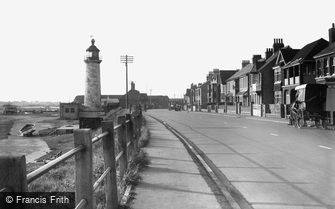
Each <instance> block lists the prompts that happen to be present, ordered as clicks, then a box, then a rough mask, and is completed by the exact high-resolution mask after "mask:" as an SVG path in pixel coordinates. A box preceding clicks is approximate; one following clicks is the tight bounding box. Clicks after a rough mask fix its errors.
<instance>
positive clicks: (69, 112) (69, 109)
mask: <svg viewBox="0 0 335 209" xmlns="http://www.w3.org/2000/svg"><path fill="white" fill-rule="evenodd" d="M80 106H81V104H78V103H60V104H59V116H60V118H61V119H68V120H77V119H79V110H80Z"/></svg>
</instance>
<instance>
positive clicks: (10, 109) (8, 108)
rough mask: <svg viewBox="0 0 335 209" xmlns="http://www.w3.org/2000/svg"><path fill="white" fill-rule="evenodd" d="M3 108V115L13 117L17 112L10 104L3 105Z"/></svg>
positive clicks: (14, 106)
mask: <svg viewBox="0 0 335 209" xmlns="http://www.w3.org/2000/svg"><path fill="white" fill-rule="evenodd" d="M2 107H3V114H4V115H15V114H17V112H18V108H17V106H16V105H12V104H5V105H3V106H2Z"/></svg>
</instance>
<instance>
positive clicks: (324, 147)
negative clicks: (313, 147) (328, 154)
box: [318, 145, 333, 149]
mask: <svg viewBox="0 0 335 209" xmlns="http://www.w3.org/2000/svg"><path fill="white" fill-rule="evenodd" d="M318 147H320V148H323V149H333V148H330V147H326V146H322V145H319V146H318Z"/></svg>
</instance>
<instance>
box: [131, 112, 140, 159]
mask: <svg viewBox="0 0 335 209" xmlns="http://www.w3.org/2000/svg"><path fill="white" fill-rule="evenodd" d="M131 125H132V133H133V134H132V135H133V143H134V151H135V153H137V152H138V146H139V145H138V141H137V124H136V115H135V114H133V115H132V117H131Z"/></svg>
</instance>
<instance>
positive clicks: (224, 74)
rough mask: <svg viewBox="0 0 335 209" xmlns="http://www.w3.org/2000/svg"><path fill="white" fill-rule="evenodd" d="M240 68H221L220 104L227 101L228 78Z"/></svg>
mask: <svg viewBox="0 0 335 209" xmlns="http://www.w3.org/2000/svg"><path fill="white" fill-rule="evenodd" d="M237 71H238V70H220V77H219V86H218V96H219V99H218V101H219V104H220V105H223V104H225V103H226V98H227V92H228V90H227V79H228V78H230V77H231V76H232V75H234V74H235V73H236V72H237Z"/></svg>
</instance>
